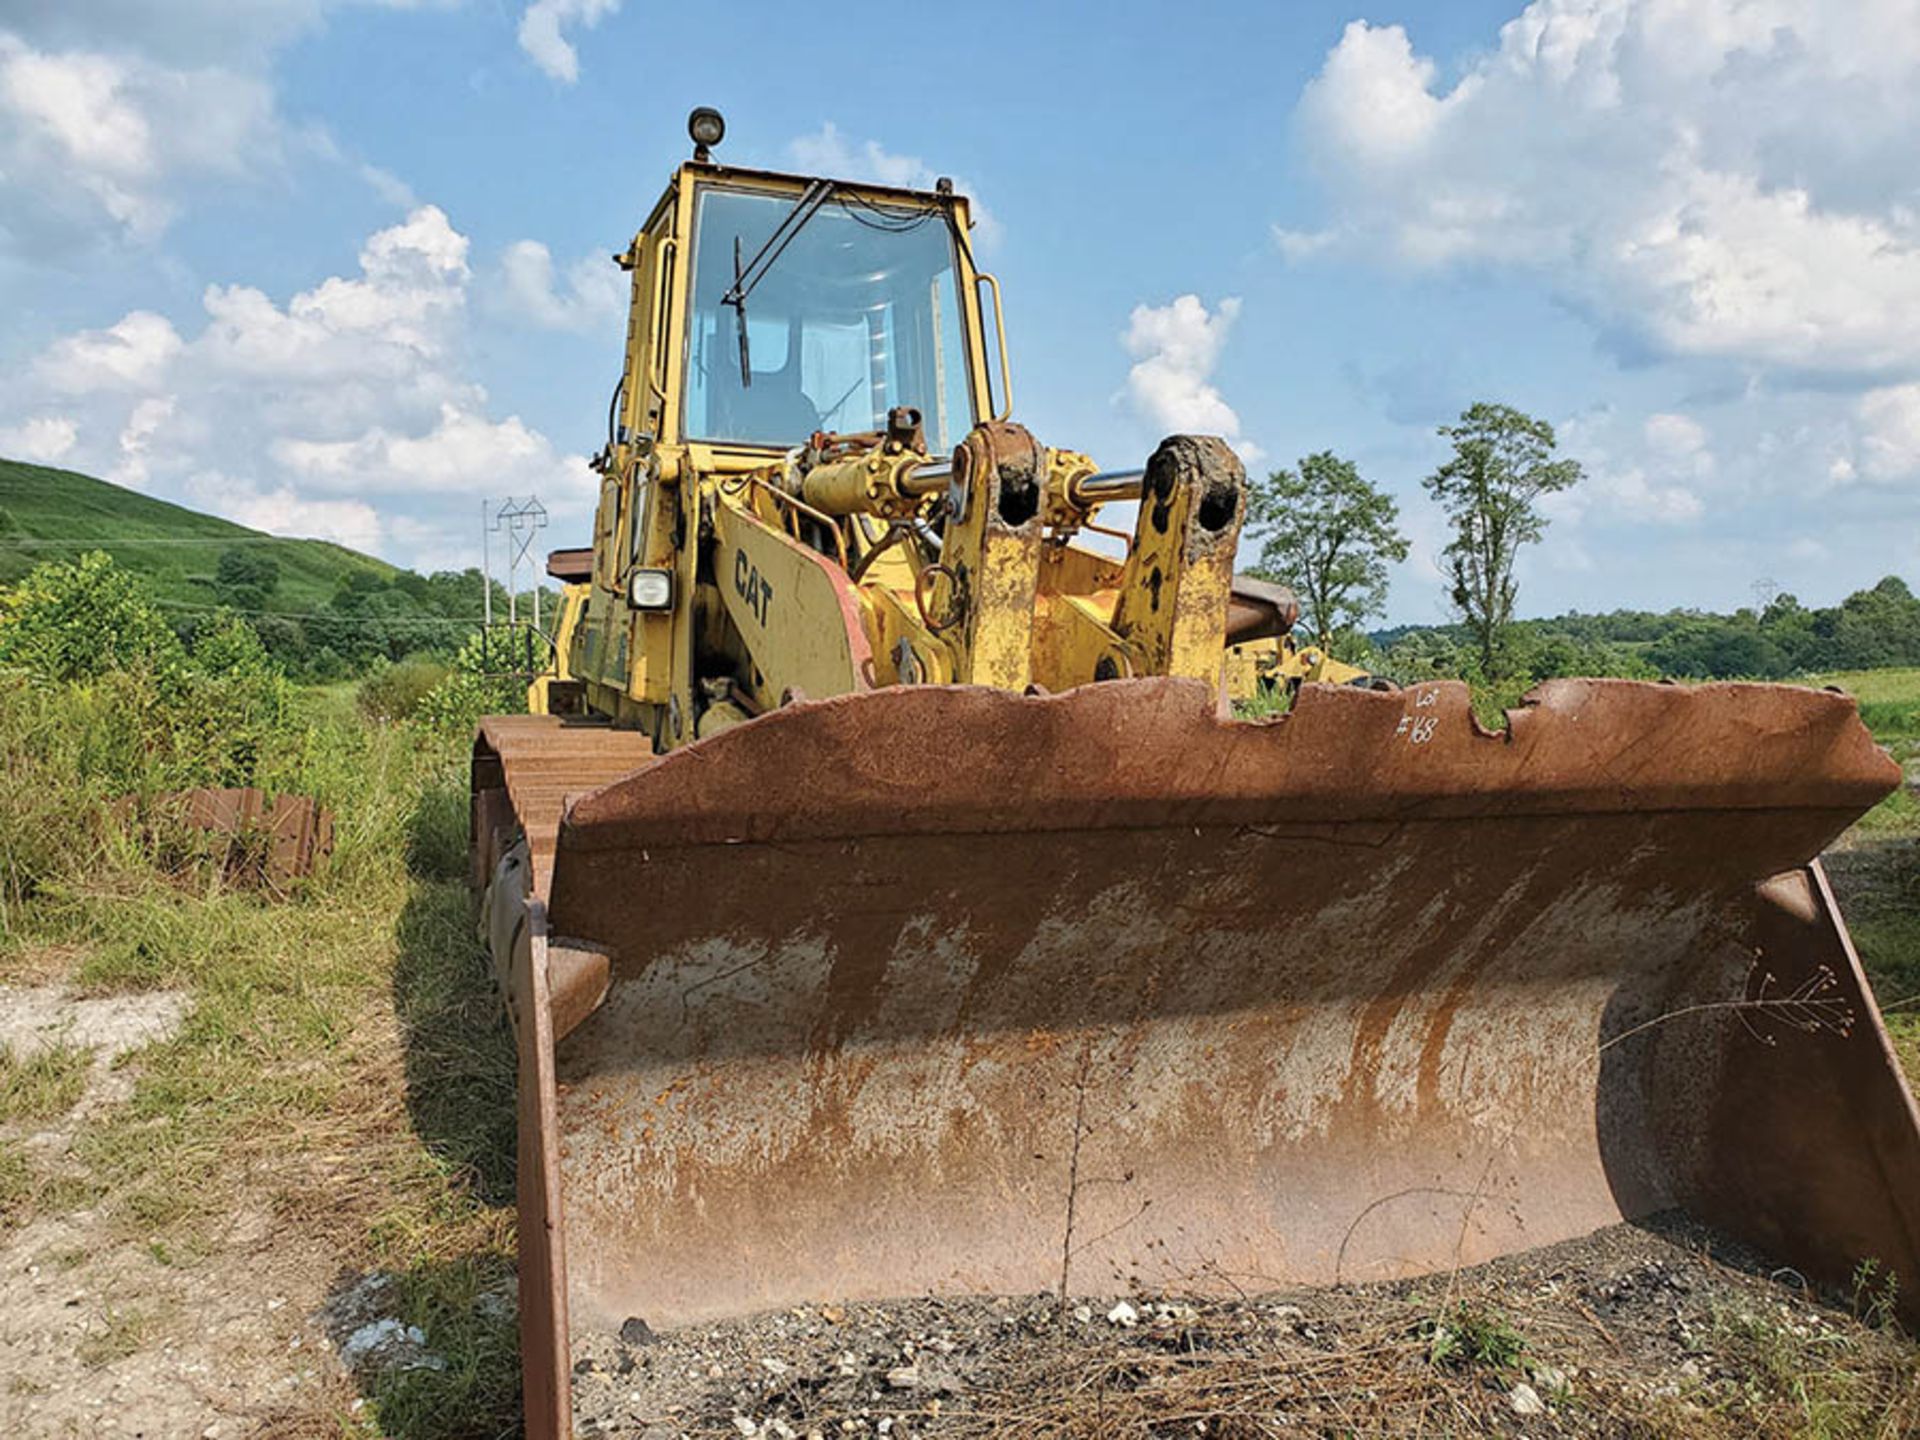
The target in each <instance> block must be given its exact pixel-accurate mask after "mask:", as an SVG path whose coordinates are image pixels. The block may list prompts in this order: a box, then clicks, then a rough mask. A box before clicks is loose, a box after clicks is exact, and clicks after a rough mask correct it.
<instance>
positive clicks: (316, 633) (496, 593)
mask: <svg viewBox="0 0 1920 1440" xmlns="http://www.w3.org/2000/svg"><path fill="white" fill-rule="evenodd" d="M490 588H491V589H492V592H493V612H494V617H495V619H498V620H504V619H505V618H506V616H507V613H508V605H507V589H506V586H504V585H502V584H501V583H500V582H499V581H498V580H495V581H493V582H492V585H491V587H490ZM212 592H213V598H214V600H215V602H216V603H217V604H218V605H219V606H221V607H225V608H228V609H230V610H232V611H234V612H236V613H238V614H241V615H244V616H245V617H246V618H247V620H248V622H249V623H250V624H251V625H252V626H253V628H254V630H255V631H257V632H258V633H259V636H260V640H261V643H262V644H263V645H264V646H265V647H266V649H267V653H268V654H270V655H272V656H273V657H274V659H276V660H278V661H279V662H280V663H281V664H282V665H283V666H285V667H286V670H287V672H288V673H289V674H290V675H293V676H294V677H295V678H297V679H302V680H311V681H323V682H324V681H331V680H342V679H347V678H349V677H353V676H358V675H364V674H366V673H367V672H368V670H369V669H371V668H373V667H376V666H379V665H382V664H389V663H395V662H398V661H401V660H404V659H406V658H408V657H418V656H426V657H432V658H434V659H438V660H451V659H452V658H453V657H454V656H455V655H457V654H458V653H459V651H460V648H461V646H462V645H463V644H464V643H465V642H466V641H467V639H468V638H469V637H470V636H471V635H472V634H473V633H474V632H475V631H476V630H478V629H479V628H480V616H481V613H482V610H483V606H484V599H483V595H484V592H483V591H482V588H481V579H480V571H479V570H478V569H476V568H474V567H471V566H469V567H468V568H467V569H465V570H436V571H435V572H433V573H432V574H431V575H421V574H418V573H416V572H414V571H412V570H400V571H395V572H394V573H392V574H389V575H381V574H377V573H375V572H372V571H366V570H355V571H352V572H349V573H348V574H347V575H345V576H343V577H342V578H341V580H340V582H339V584H338V585H337V586H336V587H335V589H334V593H333V595H332V596H331V597H330V598H329V599H328V601H327V603H326V605H325V606H324V607H323V608H322V609H321V610H319V611H316V612H314V613H312V614H292V615H289V614H282V613H275V612H274V604H275V601H276V600H277V599H278V598H279V595H280V566H279V564H278V562H276V561H275V560H274V558H273V557H272V556H271V555H265V554H262V553H260V552H259V551H257V550H247V549H244V548H242V547H240V546H232V547H229V548H228V549H227V550H225V551H223V552H221V555H220V557H219V560H218V562H217V563H216V565H215V567H214V574H213V577H212ZM544 594H545V603H546V604H547V605H548V606H549V607H551V606H552V605H553V604H554V603H556V601H557V599H558V597H557V596H556V595H555V594H554V593H553V592H552V591H551V590H548V591H545V592H544ZM532 599H533V597H532V592H531V591H526V592H523V593H522V594H521V595H520V596H519V601H518V604H519V612H520V614H521V616H522V617H523V618H528V619H530V618H531V617H532V613H533V606H532ZM209 623H211V621H209ZM183 628H185V629H186V630H187V631H188V632H189V633H191V631H192V629H193V628H194V622H192V621H189V622H187V623H186V624H185V625H184V627H183Z"/></svg>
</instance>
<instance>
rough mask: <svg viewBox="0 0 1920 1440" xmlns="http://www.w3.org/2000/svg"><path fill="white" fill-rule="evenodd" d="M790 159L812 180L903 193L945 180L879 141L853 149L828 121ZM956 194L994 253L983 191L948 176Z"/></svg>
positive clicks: (796, 144)
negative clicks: (865, 184) (888, 187)
mask: <svg viewBox="0 0 1920 1440" xmlns="http://www.w3.org/2000/svg"><path fill="white" fill-rule="evenodd" d="M787 158H788V160H789V161H790V162H791V163H792V165H793V167H794V168H795V169H796V170H799V171H801V172H803V173H805V174H808V175H824V176H827V177H828V178H830V179H834V180H865V181H868V182H869V183H871V184H875V185H893V186H897V187H899V188H900V189H903V190H931V189H933V187H934V185H935V183H936V182H937V181H938V180H939V179H940V178H941V174H940V173H939V172H936V171H935V170H934V169H933V167H932V166H930V165H928V164H927V162H926V161H924V160H922V159H921V158H920V157H919V156H918V155H898V154H895V153H894V152H893V151H891V150H889V149H887V148H886V146H884V145H882V144H881V143H880V142H879V141H878V140H863V141H861V142H860V143H859V144H857V145H855V144H851V143H849V142H848V140H847V137H846V136H844V135H842V134H841V133H840V127H839V126H837V125H835V124H834V123H833V122H832V121H830V120H829V121H827V122H825V123H824V124H822V125H821V126H820V128H819V129H818V130H816V131H814V132H813V133H812V134H811V135H802V136H799V137H798V138H796V139H794V140H791V141H789V142H788V144H787ZM947 178H948V179H950V180H952V181H953V188H954V189H955V190H956V191H958V192H959V193H960V194H962V195H964V196H966V197H967V201H968V209H969V212H970V213H971V214H972V216H973V228H974V231H975V233H976V234H977V235H978V236H979V237H980V243H981V244H982V245H984V246H987V247H989V248H991V247H992V246H994V245H997V244H999V243H1000V236H1001V227H1000V222H999V220H998V219H997V218H995V216H994V213H993V212H992V211H991V210H989V209H988V208H987V205H986V202H985V201H983V200H982V199H981V198H980V191H979V188H978V187H977V186H975V185H972V184H969V183H968V182H967V181H966V180H964V179H962V178H961V177H960V176H957V175H948V176H947Z"/></svg>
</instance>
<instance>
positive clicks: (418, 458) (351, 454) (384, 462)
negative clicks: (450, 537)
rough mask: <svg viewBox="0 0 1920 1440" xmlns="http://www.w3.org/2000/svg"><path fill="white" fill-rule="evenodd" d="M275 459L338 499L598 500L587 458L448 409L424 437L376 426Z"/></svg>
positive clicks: (301, 443) (302, 444)
mask: <svg viewBox="0 0 1920 1440" xmlns="http://www.w3.org/2000/svg"><path fill="white" fill-rule="evenodd" d="M272 450H273V457H274V459H275V460H277V461H279V462H280V464H281V465H283V466H284V467H285V468H286V469H287V470H289V471H291V472H292V473H294V474H295V475H297V476H299V477H300V478H301V479H302V480H305V481H308V482H310V483H312V484H313V485H315V486H316V487H318V488H320V489H324V490H331V491H348V492H354V491H360V492H368V491H373V492H386V493H394V494H399V493H418V492H421V491H441V492H448V493H469V492H472V491H473V490H474V488H475V486H476V484H481V483H484V486H485V488H487V489H488V490H506V491H518V490H531V489H536V488H544V489H545V490H546V491H547V493H548V496H549V497H550V498H558V497H555V496H554V491H555V489H556V488H557V489H559V490H560V491H561V492H563V493H564V494H567V495H568V496H570V498H575V499H577V498H579V497H580V496H583V495H587V494H591V493H593V491H594V488H595V481H594V477H593V472H592V471H591V470H590V469H588V468H587V463H586V461H585V460H583V459H582V458H581V457H579V456H577V455H574V456H566V457H562V456H560V455H558V454H556V453H555V451H554V448H553V445H552V443H551V442H550V441H549V440H548V439H547V437H546V436H544V435H542V434H540V433H538V432H537V431H534V430H529V429H528V428H527V426H526V425H525V424H524V423H523V422H522V421H521V419H520V417H519V416H518V415H509V416H508V417H507V418H506V419H505V420H502V421H499V422H497V423H496V422H494V421H491V420H488V419H487V418H486V417H485V416H484V415H479V414H474V413H472V412H470V411H467V410H464V409H462V408H461V407H460V406H459V405H457V404H454V403H452V402H448V403H446V404H444V405H442V406H441V407H440V418H439V422H438V423H437V424H436V425H435V426H434V427H433V428H432V429H431V430H429V431H427V432H425V433H424V434H420V435H408V434H405V433H398V434H396V433H395V432H393V431H391V430H388V429H386V428H385V427H384V426H374V427H373V428H372V429H370V430H368V431H366V432H365V433H364V434H362V435H359V436H356V437H355V438H354V439H351V440H334V441H316V440H298V439H288V438H283V439H280V440H276V441H275V442H274V444H273V447H272Z"/></svg>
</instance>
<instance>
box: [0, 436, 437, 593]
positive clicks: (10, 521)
mask: <svg viewBox="0 0 1920 1440" xmlns="http://www.w3.org/2000/svg"><path fill="white" fill-rule="evenodd" d="M236 545H238V546H244V547H245V548H247V549H248V550H249V551H253V550H258V551H261V552H263V553H265V554H267V555H269V556H271V557H272V558H273V560H274V561H275V562H276V563H277V564H278V565H279V567H280V584H279V588H278V589H277V590H276V591H275V592H274V595H273V597H272V599H271V600H270V601H269V602H268V608H269V609H271V610H273V611H276V612H278V613H281V614H305V613H310V612H314V611H319V610H324V609H325V608H326V606H327V604H328V602H330V601H331V600H332V598H333V596H334V593H335V591H336V590H337V589H338V588H339V584H340V581H341V579H342V578H343V577H345V576H347V575H349V574H351V573H353V572H355V571H366V572H371V573H373V574H375V575H378V576H380V577H382V578H387V577H390V576H393V575H395V574H397V573H399V572H398V571H397V570H396V568H395V567H394V566H392V565H389V564H387V563H386V561H384V560H376V559H374V558H373V557H372V556H370V555H362V554H360V553H359V552H357V551H354V550H349V549H347V548H346V547H345V546H342V545H335V544H332V543H330V542H328V541H325V540H283V539H280V538H278V537H276V536H269V535H265V534H262V533H261V532H260V531H258V530H249V529H248V528H247V527H246V526H244V525H236V524H234V523H233V522H232V521H230V520H220V519H216V518H215V517H214V516H211V515H202V514H200V513H199V512H198V511H194V510H188V509H186V508H185V507H183V506H180V505H171V504H168V503H167V502H166V501H164V500H156V499H154V498H152V497H151V496H148V495H141V494H139V493H138V492H136V491H133V490H127V489H124V488H123V487H121V486H118V485H111V484H108V483H107V482H106V481H104V480H95V479H93V478H92V477H91V476H87V475H81V474H78V473H76V472H74V471H71V470H55V469H51V468H49V467H47V466H43V465H27V464H22V463H21V462H19V461H14V460H0V584H4V583H7V582H9V581H14V580H18V579H19V578H20V577H21V576H23V575H25V574H26V573H27V571H29V570H31V569H32V568H33V567H34V566H35V565H37V564H39V563H40V562H41V561H43V560H70V559H72V558H73V557H74V556H76V555H79V554H82V553H84V552H85V551H88V550H105V551H107V552H108V553H109V554H111V555H112V556H113V558H114V560H115V561H116V562H118V563H119V564H120V565H122V566H124V567H126V568H127V569H129V570H136V571H138V572H139V573H141V574H142V575H145V576H147V577H148V578H149V580H150V581H151V582H152V585H153V589H154V593H155V595H156V596H157V597H158V598H159V599H160V600H161V601H162V602H163V603H164V604H166V605H167V606H168V607H169V608H174V609H178V608H181V607H188V606H195V607H203V606H210V605H212V604H214V603H215V602H216V599H217V597H216V595H215V592H214V589H213V585H212V583H211V582H212V578H213V573H214V567H215V565H216V564H217V563H218V562H219V559H220V554H221V552H222V551H223V550H225V549H227V548H229V547H231V546H236Z"/></svg>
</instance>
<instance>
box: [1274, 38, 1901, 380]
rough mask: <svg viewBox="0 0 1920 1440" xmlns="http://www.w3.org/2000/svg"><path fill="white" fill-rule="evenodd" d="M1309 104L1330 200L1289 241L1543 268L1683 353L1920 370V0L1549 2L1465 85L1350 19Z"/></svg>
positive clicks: (1430, 260) (1860, 369)
mask: <svg viewBox="0 0 1920 1440" xmlns="http://www.w3.org/2000/svg"><path fill="white" fill-rule="evenodd" d="M1296 121H1297V124H1296V136H1297V138H1298V140H1299V143H1300V145H1301V147H1302V150H1303V152H1304V154H1305V156H1306V158H1307V160H1308V161H1309V163H1310V164H1311V165H1312V166H1313V168H1314V169H1315V170H1316V171H1317V172H1318V174H1319V175H1320V177H1321V179H1322V181H1323V183H1324V186H1325V189H1326V192H1327V195H1328V198H1329V200H1330V202H1331V207H1332V214H1331V216H1330V217H1329V223H1328V224H1327V225H1326V226H1324V227H1322V228H1321V229H1319V230H1282V231H1277V232H1276V239H1277V240H1278V241H1279V242H1280V244H1281V246H1282V248H1283V249H1286V250H1288V251H1289V253H1290V254H1292V255H1293V256H1295V257H1296V258H1299V257H1301V256H1303V255H1305V254H1307V253H1310V252H1311V251H1313V250H1314V249H1316V248H1319V249H1325V248H1327V247H1328V246H1330V245H1332V244H1334V243H1335V241H1336V240H1337V241H1338V242H1339V243H1340V248H1341V251H1342V253H1352V252H1354V251H1360V252H1365V251H1366V250H1369V249H1370V250H1372V251H1373V252H1374V253H1376V254H1380V255H1383V256H1386V257H1389V258H1391V259H1393V260H1395V261H1397V262H1398V263H1401V264H1405V265H1410V266H1415V267H1428V266H1439V265H1445V264H1449V263H1452V262H1456V261H1480V262H1486V261H1491V262H1494V263H1500V264H1507V265H1513V266H1517V267H1525V268H1529V269H1533V270H1536V271H1539V272H1541V273H1543V274H1544V275H1545V276H1546V277H1547V278H1548V280H1549V281H1550V283H1551V284H1552V285H1553V286H1554V287H1555V288H1556V289H1557V290H1559V291H1560V292H1561V294H1562V295H1563V296H1565V297H1566V298H1567V299H1569V300H1571V301H1572V302H1574V303H1575V304H1577V305H1578V306H1580V307H1582V308H1583V309H1585V310H1587V311H1589V312H1590V313H1592V314H1593V315H1594V316H1595V317H1596V318H1597V319H1598V320H1599V321H1600V322H1601V323H1602V324H1603V325H1604V326H1606V327H1608V328H1610V329H1612V330H1615V331H1619V332H1624V333H1628V334H1632V335H1633V336H1635V337H1636V338H1637V339H1638V340H1639V341H1640V342H1641V343H1642V344H1644V345H1647V346H1650V347H1652V348H1653V349H1655V350H1658V351H1660V352H1664V353H1668V354H1674V355H1690V356H1709V357H1721V358H1728V359H1733V360H1737V361H1740V362H1743V363H1749V364H1762V365H1772V366H1780V367H1787V368H1791V369H1794V370H1812V371H1824V372H1832V373H1845V374H1872V373H1876V372H1881V371H1884V370H1885V369H1886V368H1888V367H1912V366H1916V365H1920V330H1916V329H1915V328H1914V327H1913V326H1911V325H1910V324H1908V323H1907V317H1908V316H1910V315H1911V314H1912V313H1913V312H1914V310H1915V308H1916V307H1917V306H1920V218H1917V212H1916V207H1915V203H1914V202H1915V191H1914V184H1913V179H1912V170H1911V154H1912V137H1913V135H1914V134H1916V133H1920V3H1916V0H1859V3H1854V4H1848V5H1832V4H1828V3H1826V0H1689V3H1685V4H1679V3H1669V0H1535V3H1533V4H1531V5H1529V6H1527V8H1526V9H1525V10H1524V12H1523V13H1522V14H1521V15H1519V16H1518V17H1517V18H1516V19H1514V20H1513V21H1511V22H1510V23H1509V24H1507V25H1506V26H1505V27H1504V28H1503V29H1502V30H1501V33H1500V43H1499V45H1498V47H1497V49H1495V50H1494V51H1493V52H1492V53H1490V54H1486V55H1484V56H1481V57H1479V58H1477V59H1475V60H1473V61H1472V62H1471V63H1470V64H1469V65H1468V66H1467V68H1466V71H1465V73H1464V74H1463V75H1462V76H1461V78H1460V79H1459V80H1458V81H1457V82H1455V83H1454V84H1452V85H1451V86H1450V87H1449V86H1446V85H1444V84H1443V83H1441V81H1440V75H1439V71H1438V68H1437V67H1436V66H1435V65H1434V63H1433V62H1432V61H1431V60H1429V59H1427V58H1425V57H1423V56H1421V55H1419V54H1417V53H1416V52H1415V50H1414V48H1413V44H1412V42H1411V40H1410V39H1409V37H1408V35H1407V34H1406V32H1405V31H1404V30H1402V29H1401V28H1400V27H1398V26H1385V27H1380V26H1373V25H1369V24H1368V23H1367V22H1365V21H1355V22H1354V23H1353V24H1351V25H1349V26H1348V27H1347V30H1346V32H1345V34H1344V35H1343V36H1342V38H1341V40H1340V42H1339V44H1338V45H1337V46H1336V47H1335V48H1334V50H1333V51H1332V52H1331V53H1330V54H1329V55H1328V57H1327V60H1326V62H1325V64H1324V66H1323V67H1322V69H1321V71H1320V73H1319V75H1318V76H1317V77H1316V78H1315V80H1314V81H1313V82H1312V83H1311V84H1310V85H1309V86H1308V87H1307V90H1306V91H1305V93H1304V94H1303V95H1302V97H1301V100H1300V103H1299V106H1298V109H1297V112H1296Z"/></svg>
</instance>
